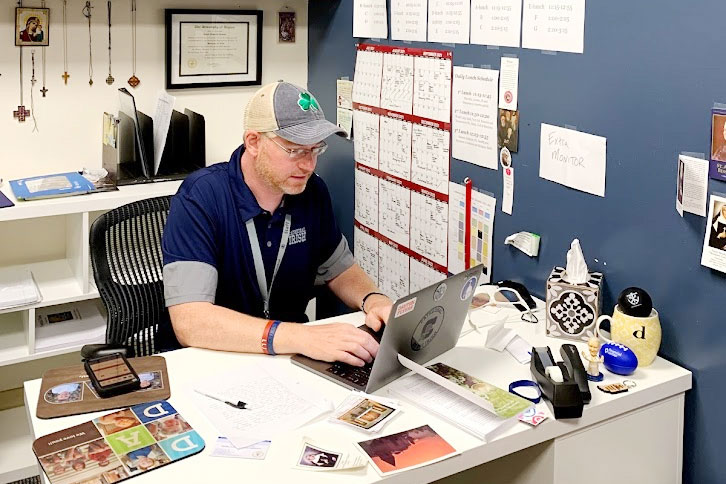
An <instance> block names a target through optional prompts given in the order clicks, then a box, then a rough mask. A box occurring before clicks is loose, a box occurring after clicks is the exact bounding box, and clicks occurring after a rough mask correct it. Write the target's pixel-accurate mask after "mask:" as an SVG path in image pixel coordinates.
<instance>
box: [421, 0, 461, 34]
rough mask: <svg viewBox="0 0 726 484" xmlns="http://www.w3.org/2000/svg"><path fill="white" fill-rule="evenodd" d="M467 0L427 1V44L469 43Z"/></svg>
mask: <svg viewBox="0 0 726 484" xmlns="http://www.w3.org/2000/svg"><path fill="white" fill-rule="evenodd" d="M470 8H471V6H470V3H469V0H429V42H445V43H452V44H453V43H456V44H468V43H469V14H470Z"/></svg>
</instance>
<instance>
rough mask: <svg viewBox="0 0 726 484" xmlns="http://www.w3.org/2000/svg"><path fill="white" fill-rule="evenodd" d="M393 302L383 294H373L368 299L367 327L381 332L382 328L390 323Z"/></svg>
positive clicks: (366, 309) (366, 311)
mask: <svg viewBox="0 0 726 484" xmlns="http://www.w3.org/2000/svg"><path fill="white" fill-rule="evenodd" d="M392 306H393V302H391V300H390V299H388V298H387V297H386V296H383V295H381V294H373V295H372V296H370V297H369V298H368V299H366V305H365V308H363V309H364V310H365V313H366V326H368V327H369V328H371V329H372V330H373V331H380V329H381V327H383V325H384V324H386V323H387V322H388V316H389V314H391V307H392Z"/></svg>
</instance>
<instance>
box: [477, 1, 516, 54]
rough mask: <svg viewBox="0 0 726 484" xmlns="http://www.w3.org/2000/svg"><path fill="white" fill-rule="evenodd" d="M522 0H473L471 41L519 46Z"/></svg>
mask: <svg viewBox="0 0 726 484" xmlns="http://www.w3.org/2000/svg"><path fill="white" fill-rule="evenodd" d="M521 27H522V0H472V1H471V43H472V44H483V45H501V46H504V47H519V33H520V30H521Z"/></svg>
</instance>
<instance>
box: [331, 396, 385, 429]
mask: <svg viewBox="0 0 726 484" xmlns="http://www.w3.org/2000/svg"><path fill="white" fill-rule="evenodd" d="M393 411H394V409H393V408H391V407H388V406H386V405H383V404H382V403H378V402H375V401H373V400H370V399H368V398H366V399H364V400H363V401H362V402H360V403H359V404H358V405H356V406H355V407H353V408H351V409H350V410H348V411H347V412H346V413H344V414H343V415H341V416H340V417H338V420H340V421H342V422H345V423H347V424H350V425H354V426H356V427H360V428H363V429H370V428H372V427H375V426H376V425H378V424H379V423H381V422H383V421H384V420H385V419H387V418H388V417H389V416H390V415H391V414H392V413H393Z"/></svg>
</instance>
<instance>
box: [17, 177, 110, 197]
mask: <svg viewBox="0 0 726 484" xmlns="http://www.w3.org/2000/svg"><path fill="white" fill-rule="evenodd" d="M10 188H12V190H13V193H14V194H15V198H17V199H18V200H37V199H40V198H53V197H67V196H70V195H82V194H84V193H89V192H92V191H94V190H95V189H96V188H95V187H94V185H93V183H92V182H91V181H90V180H88V179H87V178H85V177H84V176H82V175H81V174H80V173H78V172H75V171H73V172H70V173H58V174H56V175H43V176H35V177H30V178H21V179H20V180H11V181H10Z"/></svg>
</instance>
